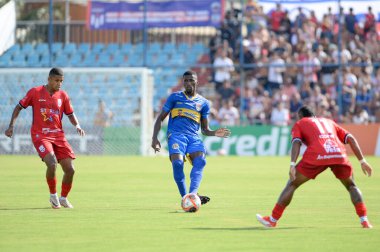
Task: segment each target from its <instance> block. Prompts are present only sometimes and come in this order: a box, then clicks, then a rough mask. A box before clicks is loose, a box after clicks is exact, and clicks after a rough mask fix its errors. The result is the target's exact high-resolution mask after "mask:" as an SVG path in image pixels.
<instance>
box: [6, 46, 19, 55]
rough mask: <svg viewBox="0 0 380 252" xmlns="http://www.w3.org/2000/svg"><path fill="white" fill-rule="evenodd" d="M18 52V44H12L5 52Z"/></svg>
mask: <svg viewBox="0 0 380 252" xmlns="http://www.w3.org/2000/svg"><path fill="white" fill-rule="evenodd" d="M19 51H20V45H19V44H14V45H13V46H12V47H11V48H9V49H8V50H7V52H8V53H11V54H13V53H14V52H19Z"/></svg>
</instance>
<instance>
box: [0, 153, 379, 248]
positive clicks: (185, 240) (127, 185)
mask: <svg viewBox="0 0 380 252" xmlns="http://www.w3.org/2000/svg"><path fill="white" fill-rule="evenodd" d="M367 160H368V161H369V162H370V163H371V164H372V166H373V168H374V175H373V177H371V178H366V177H365V176H364V174H363V173H362V171H361V169H360V166H359V163H358V161H356V160H355V159H352V162H353V164H354V166H355V178H356V182H357V184H358V186H359V188H360V189H361V191H362V193H363V195H364V199H365V202H366V204H367V208H368V216H369V218H370V220H371V222H372V224H373V225H374V228H373V229H372V230H364V229H362V228H361V226H360V223H359V220H358V218H357V216H356V214H355V210H354V207H353V206H352V204H351V201H350V199H349V194H348V193H347V192H346V191H345V189H344V188H343V186H342V185H341V184H340V182H339V181H338V180H336V179H335V178H334V175H333V174H332V173H331V172H330V171H326V172H324V173H322V174H321V175H320V176H319V177H318V178H317V179H316V181H310V182H308V183H306V184H305V185H303V186H302V187H301V188H300V189H299V190H298V191H297V192H296V194H295V197H294V198H293V202H292V204H291V205H290V206H289V207H288V208H287V209H286V211H285V213H284V215H283V218H282V219H281V220H280V222H279V224H278V228H276V229H266V228H263V227H261V225H260V224H259V223H258V222H257V221H256V218H255V214H256V213H260V214H263V215H266V214H269V213H270V211H271V210H272V207H273V205H274V203H275V202H276V200H277V197H278V195H279V193H280V191H281V190H282V188H283V187H284V185H285V183H286V180H287V178H288V163H289V158H288V157H208V158H207V162H208V163H207V166H206V169H205V173H204V178H203V181H202V184H201V188H200V193H201V194H205V195H208V196H210V197H211V202H210V203H209V204H207V205H204V206H202V207H201V209H200V211H199V212H197V213H185V212H183V211H182V210H181V207H180V197H179V195H178V192H177V188H176V185H175V183H174V180H173V178H172V172H171V165H170V162H169V160H168V158H167V157H149V158H146V157H145V158H144V157H109V156H105V157H91V156H80V157H78V159H77V160H75V165H76V174H75V180H74V185H73V189H72V192H71V194H70V200H71V202H72V204H73V205H74V207H75V208H74V209H58V210H54V209H51V208H50V205H49V202H48V198H49V194H48V187H47V185H46V182H45V167H44V164H43V163H42V162H41V161H40V160H39V158H38V157H36V156H0V172H1V173H0V174H1V176H0V251H2V252H6V251H144V252H145V251H192V252H194V251H197V252H198V251H218V252H219V251H378V250H379V248H380V200H379V199H380V198H379V197H380V196H379V192H380V170H379V169H378V168H379V167H380V159H379V158H376V157H368V158H367ZM185 165H186V168H185V170H186V175H187V177H188V174H189V171H190V166H189V164H188V163H186V164H185ZM57 175H58V180H59V181H60V180H61V178H62V171H61V169H60V168H59V170H58V172H57ZM58 189H59V191H60V183H59V187H58Z"/></svg>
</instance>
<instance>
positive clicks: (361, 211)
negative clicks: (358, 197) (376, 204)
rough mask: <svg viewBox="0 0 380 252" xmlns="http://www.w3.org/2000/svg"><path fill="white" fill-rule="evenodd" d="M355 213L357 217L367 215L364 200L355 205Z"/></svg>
mask: <svg viewBox="0 0 380 252" xmlns="http://www.w3.org/2000/svg"><path fill="white" fill-rule="evenodd" d="M355 210H356V214H357V215H358V216H359V217H363V216H367V208H366V206H365V204H364V202H359V203H357V204H356V205H355Z"/></svg>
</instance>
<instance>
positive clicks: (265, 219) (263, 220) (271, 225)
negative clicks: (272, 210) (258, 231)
mask: <svg viewBox="0 0 380 252" xmlns="http://www.w3.org/2000/svg"><path fill="white" fill-rule="evenodd" d="M256 219H257V220H258V221H259V222H260V223H261V224H263V226H264V227H269V228H274V227H276V224H277V223H276V222H273V221H271V220H270V217H269V216H261V215H260V214H256Z"/></svg>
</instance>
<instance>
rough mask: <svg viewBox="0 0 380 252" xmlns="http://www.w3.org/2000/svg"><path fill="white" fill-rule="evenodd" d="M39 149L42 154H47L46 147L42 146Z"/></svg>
mask: <svg viewBox="0 0 380 252" xmlns="http://www.w3.org/2000/svg"><path fill="white" fill-rule="evenodd" d="M38 149H39V150H40V151H41V152H45V150H46V149H45V147H44V146H43V145H40V147H38Z"/></svg>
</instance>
